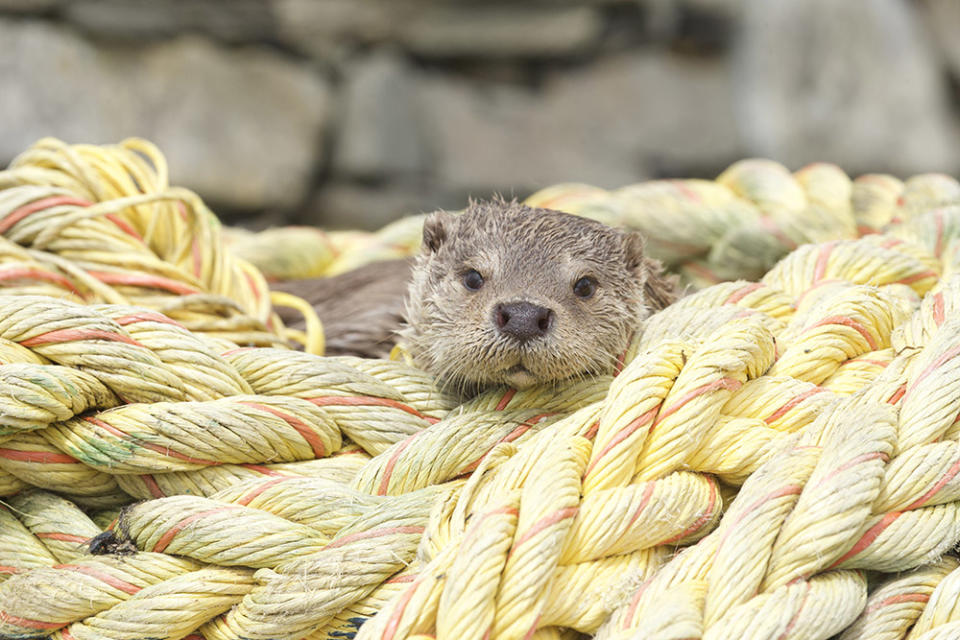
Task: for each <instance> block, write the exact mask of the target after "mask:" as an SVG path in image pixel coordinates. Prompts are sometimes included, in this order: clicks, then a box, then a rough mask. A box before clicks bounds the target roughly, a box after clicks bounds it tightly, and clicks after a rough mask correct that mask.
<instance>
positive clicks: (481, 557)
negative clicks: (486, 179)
mask: <svg viewBox="0 0 960 640" xmlns="http://www.w3.org/2000/svg"><path fill="white" fill-rule="evenodd" d="M528 202H529V203H531V204H536V205H539V206H546V207H553V208H559V209H564V210H569V211H571V212H574V213H578V214H581V215H587V216H591V217H594V218H597V219H601V220H604V221H605V222H609V223H612V224H617V225H622V226H628V227H632V228H637V229H640V230H642V231H644V232H645V233H646V235H647V237H648V242H649V250H650V251H651V252H652V253H653V254H654V256H655V257H657V258H660V259H662V260H664V261H665V262H667V264H668V265H670V266H671V267H672V268H673V269H675V270H677V271H679V272H680V273H682V274H683V275H684V276H685V277H686V278H687V280H688V281H689V282H691V283H693V284H695V285H696V288H697V289H698V290H696V291H695V292H694V293H691V294H690V295H688V296H686V297H685V298H683V299H681V300H680V301H678V302H677V303H675V304H674V305H672V306H670V307H669V308H667V309H665V310H663V311H662V312H660V313H658V314H657V315H655V316H654V317H652V318H651V319H650V320H649V322H648V323H647V326H646V329H645V331H644V332H643V334H642V335H641V336H639V337H638V338H637V339H636V340H635V342H634V344H633V345H631V348H630V349H629V351H628V353H627V355H626V358H625V361H624V367H623V368H622V370H621V371H619V373H618V374H617V375H616V376H614V377H610V376H602V377H598V378H595V379H589V380H576V381H572V382H570V383H566V384H563V385H559V386H556V387H553V386H551V387H549V388H547V387H542V388H538V387H535V388H531V389H526V390H522V391H515V390H512V389H492V390H489V391H487V392H485V393H483V394H481V395H479V396H477V397H476V398H473V399H471V400H469V401H467V402H464V403H459V402H458V401H455V400H453V399H451V398H450V397H448V396H447V395H445V394H444V393H442V392H441V391H440V390H439V389H438V388H437V386H436V385H435V382H434V380H433V379H431V377H430V376H429V375H427V374H425V373H424V372H422V371H418V370H416V369H414V368H412V367H410V366H409V365H407V364H405V363H403V362H399V361H391V360H365V359H361V358H352V357H323V356H322V355H320V353H322V328H321V327H319V324H318V323H316V322H312V321H311V320H310V319H309V318H308V321H307V323H306V326H307V331H306V332H304V333H302V334H301V333H297V332H291V331H289V330H287V329H286V328H284V327H283V325H282V323H281V322H280V320H279V318H278V317H277V315H276V314H275V313H274V312H273V305H274V304H283V305H285V306H293V307H295V308H302V307H303V305H302V304H300V303H299V302H297V301H296V300H290V299H286V298H283V297H280V298H277V297H273V298H271V295H270V293H269V290H268V289H267V286H266V282H267V278H268V277H269V278H273V277H278V278H286V277H304V276H308V275H311V276H312V275H320V274H329V273H337V272H341V271H343V270H346V269H349V268H351V267H353V266H357V265H359V264H363V263H364V262H368V261H370V260H377V259H383V258H386V257H395V256H397V255H404V254H408V253H410V252H413V251H415V249H416V246H417V242H418V235H419V225H420V223H421V221H422V219H421V218H418V217H411V218H407V219H404V220H401V221H398V222H397V223H395V224H394V225H391V226H390V227H387V228H385V229H384V230H382V231H380V232H377V233H373V234H365V233H359V232H357V233H353V232H351V233H337V234H333V233H331V234H323V233H322V232H320V231H314V230H308V231H304V230H297V232H296V233H294V232H293V231H292V230H289V229H278V230H272V231H269V232H264V233H262V234H253V233H250V232H243V231H239V230H222V229H221V228H220V225H219V223H218V222H217V220H216V218H215V217H214V216H213V214H212V213H210V211H209V210H208V209H207V208H206V207H205V206H204V205H203V203H202V202H201V201H200V200H199V198H197V196H195V195H194V194H192V193H190V192H189V191H186V190H184V189H180V188H176V187H170V186H169V185H168V184H167V175H166V166H165V164H164V160H163V157H162V155H160V153H159V152H158V151H157V150H156V149H155V148H154V147H153V146H152V145H150V144H149V143H147V142H145V141H140V140H128V141H125V142H123V143H121V144H120V145H117V146H108V147H94V146H84V145H78V146H68V145H65V144H63V143H61V142H59V141H56V140H49V139H48V140H43V141H40V142H39V143H37V144H36V145H35V146H34V147H32V148H31V149H29V150H28V151H26V152H25V153H24V154H23V155H21V156H20V157H19V158H17V159H16V160H15V161H14V163H13V164H12V165H11V167H10V168H9V169H7V170H6V171H3V172H0V235H2V238H0V417H2V420H0V496H4V498H3V506H2V508H0V637H4V638H14V639H26V638H47V637H50V638H56V639H58V640H94V639H97V640H100V639H116V640H137V639H139V640H147V639H155V638H168V639H171V640H174V639H178V638H190V639H191V640H227V639H233V640H241V639H244V640H274V639H284V640H288V639H289V640H299V639H308V640H342V639H343V638H351V637H355V638H357V639H359V640H400V639H402V638H407V639H411V640H426V639H428V638H443V639H449V640H460V639H476V640H484V639H487V638H491V639H511V640H512V639H516V640H526V639H529V638H533V639H536V640H566V639H569V640H573V639H574V638H579V637H583V635H586V636H588V637H593V638H598V639H605V640H612V639H617V640H627V639H633V638H655V639H662V640H667V639H680V638H702V639H704V640H718V639H730V640H739V639H741V638H749V639H756V640H765V639H770V640H775V639H780V640H786V639H822V640H826V639H827V638H830V637H833V636H838V637H840V638H841V639H842V640H856V639H860V640H868V639H870V640H873V639H878V638H879V639H891V640H892V639H897V638H904V639H905V638H909V639H910V640H933V639H946V638H957V637H960V635H958V634H960V608H958V607H957V606H956V602H957V599H956V594H957V592H958V589H960V587H958V585H960V561H958V559H957V557H956V556H955V555H954V553H953V549H954V547H955V545H956V544H957V542H958V541H960V316H958V313H960V274H958V273H957V265H958V264H960V252H958V248H960V184H958V183H957V182H956V181H954V180H952V179H951V178H948V177H946V176H940V175H924V176H917V177H914V178H911V179H909V180H906V181H900V180H897V179H895V178H892V177H889V176H880V175H872V176H863V177H860V178H857V179H856V180H851V179H850V178H849V177H847V176H846V175H845V174H844V173H843V172H842V171H840V170H839V169H838V168H836V167H834V166H832V165H825V164H818V165H811V166H810V167H807V168H804V169H801V170H800V171H798V172H796V173H793V174H791V173H789V172H788V171H786V170H785V169H784V168H783V167H780V166H779V165H777V164H775V163H772V162H768V161H761V160H750V161H744V162H740V163H737V164H735V165H733V166H732V167H731V168H730V169H728V170H727V171H726V172H724V173H723V174H722V175H721V176H720V177H719V178H718V179H717V180H715V181H702V180H674V181H656V182H649V183H644V184H638V185H632V186H629V187H625V188H623V189H619V190H614V191H606V190H601V189H596V188H593V187H589V186H585V185H558V186H556V187H551V188H549V189H546V190H544V191H542V192H540V193H538V194H535V195H534V196H531V198H530V199H529V201H528ZM302 310H303V311H304V313H306V314H307V315H309V314H310V313H311V312H310V311H309V308H303V309H302ZM290 340H295V341H300V342H301V343H303V345H304V346H305V350H304V351H295V350H291V349H290V348H289V347H290Z"/></svg>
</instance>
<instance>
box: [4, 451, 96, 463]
mask: <svg viewBox="0 0 960 640" xmlns="http://www.w3.org/2000/svg"><path fill="white" fill-rule="evenodd" d="M0 458H6V459H7V460H17V461H19V462H39V463H41V464H57V463H64V464H80V461H79V460H77V459H76V458H74V457H72V456H68V455H67V454H65V453H52V452H49V451H20V450H19V449H0Z"/></svg>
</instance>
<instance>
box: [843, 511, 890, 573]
mask: <svg viewBox="0 0 960 640" xmlns="http://www.w3.org/2000/svg"><path fill="white" fill-rule="evenodd" d="M901 515H903V512H902V511H891V512H890V513H888V514H887V515H885V516H883V518H882V519H881V520H880V522H878V523H877V524H875V525H873V526H872V527H870V529H868V530H867V532H866V533H865V534H863V536H861V538H860V539H859V540H858V541H857V543H856V544H855V545H853V547H852V548H851V549H850V550H849V551H847V552H846V553H845V554H843V555H842V556H840V558H839V559H838V560H837V561H836V562H834V563H833V564H831V565H830V566H829V567H827V568H828V569H833V568H834V567H836V566H839V565H840V564H843V563H844V562H846V561H847V560H849V559H850V558H852V557H853V556H855V555H858V554H859V553H860V552H862V551H863V550H864V549H866V548H867V547H869V546H870V545H871V544H873V541H874V540H876V539H877V538H878V537H879V536H880V534H881V533H883V532H884V530H885V529H886V528H887V527H889V526H890V525H891V524H893V523H894V522H895V521H896V519H897V518H899V517H900V516H901Z"/></svg>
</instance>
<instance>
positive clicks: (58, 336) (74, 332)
mask: <svg viewBox="0 0 960 640" xmlns="http://www.w3.org/2000/svg"><path fill="white" fill-rule="evenodd" d="M75 340H108V341H110V342H122V343H124V344H129V345H132V346H134V347H142V346H143V345H142V344H140V343H139V342H137V341H136V340H134V339H133V338H131V337H129V336H125V335H123V334H120V333H115V332H113V331H107V330H106V329H57V330H56V331H48V332H46V333H41V334H40V335H38V336H34V337H32V338H27V339H26V340H22V341H21V342H20V345H21V346H24V347H37V346H41V345H45V344H62V343H64V342H73V341H75Z"/></svg>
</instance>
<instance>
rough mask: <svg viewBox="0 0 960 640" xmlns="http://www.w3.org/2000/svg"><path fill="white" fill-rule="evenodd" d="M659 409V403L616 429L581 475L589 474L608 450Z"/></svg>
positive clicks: (634, 430) (628, 435) (651, 417)
mask: <svg viewBox="0 0 960 640" xmlns="http://www.w3.org/2000/svg"><path fill="white" fill-rule="evenodd" d="M659 410H660V405H657V406H656V407H654V408H653V409H650V410H649V411H647V412H646V413H644V414H643V415H641V416H639V417H637V418H634V419H633V420H632V421H631V422H630V424H628V425H627V426H625V427H624V428H623V429H620V431H618V432H617V433H616V435H615V436H613V438H611V439H610V442H608V443H607V444H606V446H604V447H603V449H601V450H600V453H598V454H597V457H596V458H594V460H593V462H591V463H590V464H589V465H588V466H587V469H586V471H584V472H583V477H584V478H586V477H587V476H588V475H590V472H591V471H593V468H594V467H595V466H597V463H599V462H600V461H601V460H602V459H603V457H604V456H605V455H607V453H609V452H610V450H611V449H613V448H614V447H616V446H617V445H618V444H620V443H621V442H623V441H624V440H626V439H627V438H629V437H630V436H631V435H633V434H634V433H635V432H636V431H637V430H638V429H639V428H640V427H642V426H644V425H645V424H647V423H648V422H651V421H652V420H653V418H654V417H655V416H656V415H657V411H659Z"/></svg>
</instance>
